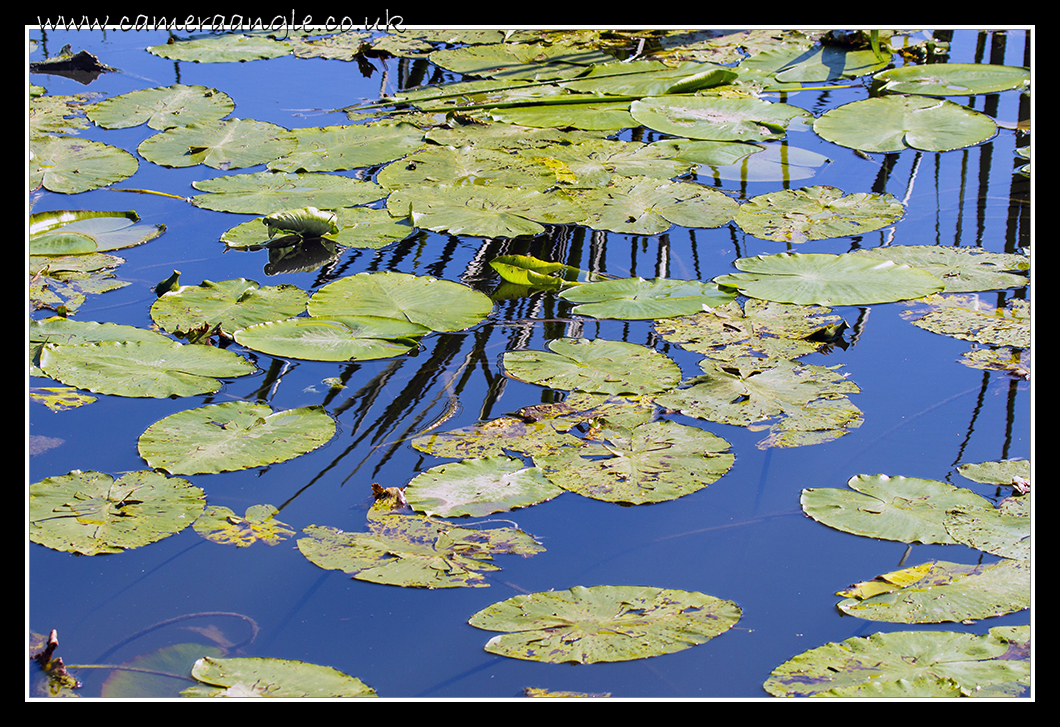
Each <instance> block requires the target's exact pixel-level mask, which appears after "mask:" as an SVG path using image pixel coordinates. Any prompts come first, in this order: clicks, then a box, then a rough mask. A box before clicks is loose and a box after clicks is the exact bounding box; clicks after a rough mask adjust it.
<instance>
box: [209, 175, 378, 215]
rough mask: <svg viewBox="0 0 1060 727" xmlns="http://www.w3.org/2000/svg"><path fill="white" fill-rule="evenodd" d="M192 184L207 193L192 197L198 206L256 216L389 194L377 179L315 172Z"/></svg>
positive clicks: (332, 206)
mask: <svg viewBox="0 0 1060 727" xmlns="http://www.w3.org/2000/svg"><path fill="white" fill-rule="evenodd" d="M191 186H192V187H194V188H195V189H198V190H199V191H201V192H206V193H207V194H199V195H195V196H194V197H192V198H191V203H192V204H193V205H195V206H196V207H202V208H203V209H209V210H217V211H219V212H238V213H241V214H252V215H267V214H271V213H273V212H279V211H281V210H287V209H295V208H298V207H308V206H310V205H312V206H315V207H318V208H320V209H339V208H342V207H355V206H357V205H360V204H366V203H368V202H374V201H376V200H378V199H382V198H383V197H385V196H386V191H385V190H384V189H383V188H382V187H380V186H379V185H378V184H376V183H375V182H365V181H362V180H359V179H353V178H351V177H344V176H341V175H335V174H318V173H312V172H307V173H305V174H296V173H283V172H256V173H252V174H233V175H230V176H226V177H216V178H214V179H203V180H200V181H198V182H192V184H191Z"/></svg>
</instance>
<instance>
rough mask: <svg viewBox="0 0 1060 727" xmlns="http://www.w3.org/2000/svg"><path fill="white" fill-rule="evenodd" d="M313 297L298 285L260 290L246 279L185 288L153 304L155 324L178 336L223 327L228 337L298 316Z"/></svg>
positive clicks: (267, 287) (210, 282)
mask: <svg viewBox="0 0 1060 727" xmlns="http://www.w3.org/2000/svg"><path fill="white" fill-rule="evenodd" d="M308 299H309V296H308V295H307V294H306V292H305V291H304V290H302V289H301V288H298V287H296V286H294V285H273V286H266V287H264V288H263V287H260V286H259V285H258V283H256V282H255V281H253V280H247V279H246V278H238V279H235V280H222V281H219V282H213V281H210V280H204V281H202V282H201V283H199V284H198V285H182V286H180V287H179V288H177V289H175V290H171V291H169V292H167V293H165V294H164V295H162V296H161V297H159V298H158V300H156V301H155V302H154V303H152V304H151V320H153V321H154V322H155V324H156V325H158V326H159V327H160V328H162V329H163V330H166V331H169V332H170V333H172V334H173V335H175V336H184V335H187V334H188V332H190V331H194V330H197V329H202V328H204V327H205V328H207V329H212V328H214V327H219V329H220V331H221V332H223V333H224V334H225V335H226V336H228V337H230V338H231V337H232V334H233V333H234V332H235V331H238V330H240V329H243V328H248V327H250V326H252V325H254V324H256V323H263V322H265V321H275V320H280V319H283V318H288V317H291V316H296V315H298V314H299V313H302V312H303V311H305V305H306V301H307V300H308Z"/></svg>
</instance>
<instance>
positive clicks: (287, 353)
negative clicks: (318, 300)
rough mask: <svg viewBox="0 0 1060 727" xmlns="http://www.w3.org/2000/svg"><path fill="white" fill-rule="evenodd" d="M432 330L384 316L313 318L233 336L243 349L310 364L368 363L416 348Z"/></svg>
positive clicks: (268, 325)
mask: <svg viewBox="0 0 1060 727" xmlns="http://www.w3.org/2000/svg"><path fill="white" fill-rule="evenodd" d="M430 332H431V331H430V329H429V328H427V327H425V326H421V325H419V324H418V323H412V322H410V321H406V320H400V319H397V318H386V317H382V316H368V315H358V316H341V317H335V318H328V317H326V316H310V317H308V318H304V317H303V318H286V319H284V320H275V321H266V322H264V323H258V324H255V325H252V326H249V327H247V328H243V329H241V330H238V331H236V332H235V333H234V334H233V338H235V340H236V342H237V343H239V344H240V345H241V346H246V347H247V348H250V349H253V350H255V351H261V352H262V353H267V354H269V355H271V356H283V357H285V358H295V359H302V360H306V361H367V360H372V359H380V358H391V357H392V356H400V355H401V354H403V353H407V352H408V351H410V350H412V349H413V348H415V347H416V346H417V345H418V343H419V340H418V339H419V338H420V337H422V336H423V335H425V334H427V333H430Z"/></svg>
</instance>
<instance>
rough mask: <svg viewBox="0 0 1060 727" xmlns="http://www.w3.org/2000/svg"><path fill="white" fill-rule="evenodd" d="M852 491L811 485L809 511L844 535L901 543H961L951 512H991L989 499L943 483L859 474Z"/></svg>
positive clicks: (806, 498)
mask: <svg viewBox="0 0 1060 727" xmlns="http://www.w3.org/2000/svg"><path fill="white" fill-rule="evenodd" d="M847 484H848V485H849V487H850V489H849V490H841V489H835V488H822V487H811V488H807V489H805V490H803V491H802V496H801V499H800V501H801V503H802V509H803V511H804V512H805V513H806V514H807V515H809V516H810V517H811V518H813V519H814V520H816V521H817V522H819V523H822V524H824V525H827V526H828V527H831V528H835V529H836V530H842V531H843V532H847V533H853V534H854V535H863V536H866V537H870V538H880V539H882V540H897V541H898V542H901V543H939V544H944V545H953V544H955V543H957V542H958V541H957V540H955V539H954V538H953V536H951V535H950V534H949V532H948V531H947V529H946V518H947V514H948V513H949V511H950V510H954V509H960V510H963V511H964V512H967V513H976V512H978V513H987V512H990V511H992V510H993V509H994V506H993V505H992V504H991V503H990V501H989V500H986V499H985V498H982V497H980V496H979V495H977V494H975V493H974V492H972V491H971V490H968V489H964V488H959V487H954V486H953V485H950V484H948V483H946V482H939V481H938V480H926V479H921V478H918V477H890V476H888V475H857V476H855V477H852V478H851V479H850V481H849V482H848V483H847Z"/></svg>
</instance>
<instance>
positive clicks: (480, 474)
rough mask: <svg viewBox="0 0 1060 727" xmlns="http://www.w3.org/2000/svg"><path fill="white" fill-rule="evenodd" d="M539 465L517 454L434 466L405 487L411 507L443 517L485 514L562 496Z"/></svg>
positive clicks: (560, 490)
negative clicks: (528, 463) (528, 461)
mask: <svg viewBox="0 0 1060 727" xmlns="http://www.w3.org/2000/svg"><path fill="white" fill-rule="evenodd" d="M562 492H563V490H562V489H560V488H559V487H556V486H555V485H553V484H552V483H551V482H549V481H548V479H546V478H545V476H544V475H543V474H542V473H541V471H540V470H538V469H537V468H536V467H527V466H526V465H525V464H524V463H523V461H522V460H520V459H515V458H514V457H486V458H482V459H465V460H463V461H461V462H456V463H451V464H443V465H439V466H437V467H432V468H431V469H429V470H427V471H426V472H421V473H420V474H418V475H416V476H415V477H414V478H412V480H411V481H410V482H409V483H408V485H406V487H405V500H406V501H407V502H408V504H409V507H411V508H413V509H414V510H418V511H420V512H423V513H425V514H427V515H437V516H441V517H482V516H485V515H489V514H491V513H495V512H508V511H509V510H514V509H516V508H520V507H528V506H530V505H536V504H537V503H539V502H545V501H546V500H551V499H552V498H554V497H556V496H557V495H560V494H561V493H562Z"/></svg>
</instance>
